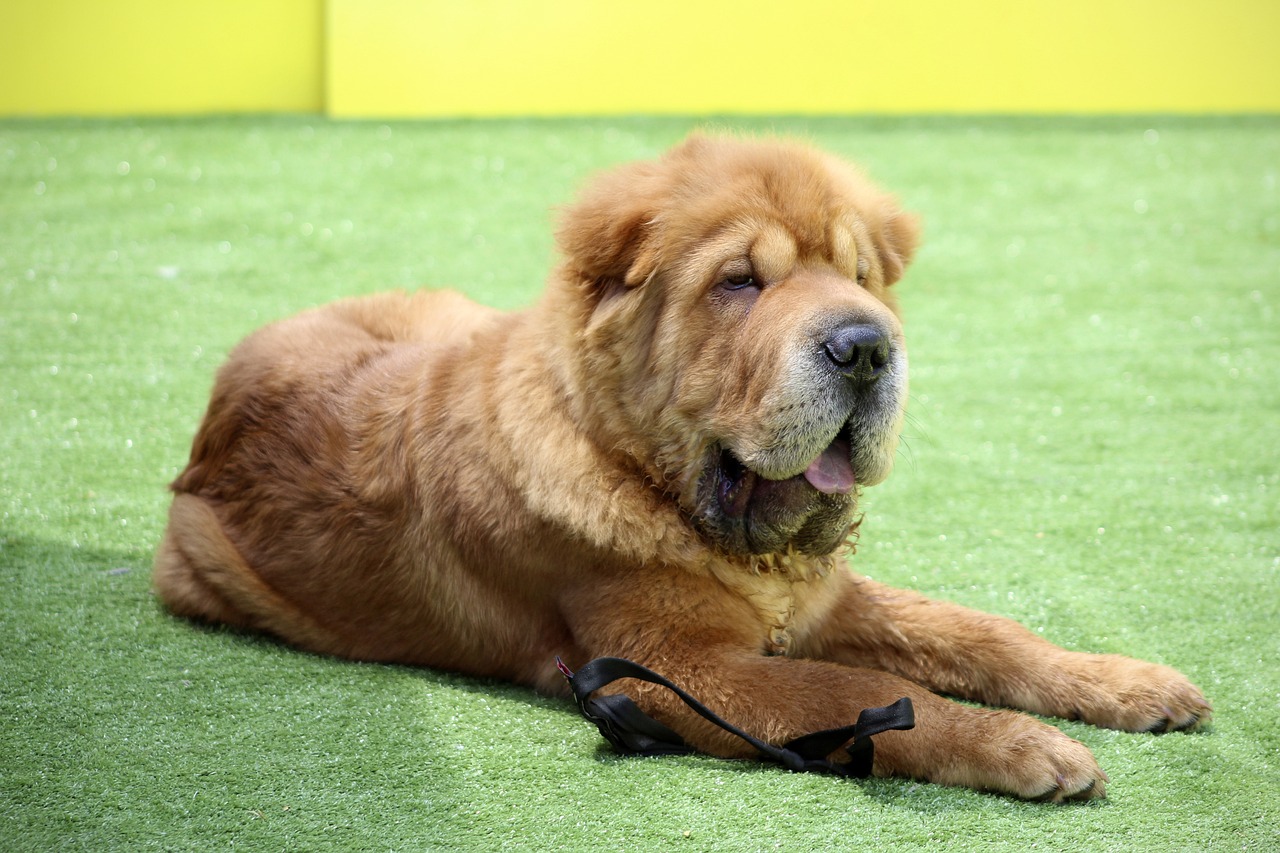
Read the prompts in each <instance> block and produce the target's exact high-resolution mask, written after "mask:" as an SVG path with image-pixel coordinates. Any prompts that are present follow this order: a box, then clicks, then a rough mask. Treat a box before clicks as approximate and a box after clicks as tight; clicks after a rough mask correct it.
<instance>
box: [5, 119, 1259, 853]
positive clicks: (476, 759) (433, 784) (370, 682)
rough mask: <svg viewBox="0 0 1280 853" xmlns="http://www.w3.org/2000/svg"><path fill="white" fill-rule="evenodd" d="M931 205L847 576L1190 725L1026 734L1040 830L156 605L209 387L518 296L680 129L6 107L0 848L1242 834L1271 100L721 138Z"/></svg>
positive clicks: (977, 840) (673, 123)
mask: <svg viewBox="0 0 1280 853" xmlns="http://www.w3.org/2000/svg"><path fill="white" fill-rule="evenodd" d="M735 126H737V127H742V128H745V129H748V130H768V129H777V130H780V131H783V132H788V133H797V134H801V135H804V136H808V137H810V138H812V139H814V140H815V141H817V142H818V143H820V144H822V145H823V146H825V147H827V148H830V149H833V150H835V151H837V152H840V153H843V154H846V155H849V156H851V157H854V158H855V159H858V160H859V161H861V162H862V163H863V164H865V165H866V166H867V167H868V170H869V171H870V172H871V173H872V175H873V176H875V177H876V178H877V179H878V180H879V181H881V182H882V183H883V184H885V185H886V186H889V187H891V188H893V189H894V190H895V191H897V192H898V193H899V195H900V196H901V198H902V199H903V201H904V203H905V204H906V205H907V206H908V207H909V208H911V209H914V210H916V211H919V212H920V213H921V214H922V215H923V217H924V219H925V223H926V244H925V248H924V250H923V251H922V253H921V255H920V257H919V260H918V262H917V264H916V265H915V267H914V268H913V269H912V270H911V272H910V273H909V275H908V277H907V279H906V281H905V282H904V284H903V285H902V298H903V302H904V307H905V311H906V318H907V331H908V339H909V341H910V343H911V359H912V365H913V377H912V403H911V412H912V415H911V420H910V423H909V425H908V429H907V434H906V447H905V448H904V450H903V452H902V454H901V458H900V461H899V466H898V470H897V472H896V473H895V474H894V476H893V477H892V478H890V480H889V482H888V483H886V484H885V485H883V486H881V487H878V488H876V489H873V490H870V491H869V492H868V493H867V495H866V497H865V507H866V509H867V512H868V515H867V520H866V523H865V524H864V526H863V528H862V530H863V538H862V546H861V549H860V553H859V555H858V557H857V560H856V564H857V566H858V568H859V569H860V570H861V571H862V572H864V573H866V574H870V575H873V576H875V577H876V578H878V579H880V580H884V581H887V582H890V583H894V584H898V585H902V586H911V587H915V588H917V589H920V590H922V591H924V592H925V593H928V594H931V595H934V596H938V597H945V598H949V599H952V600H956V601H960V602H962V603H965V604H969V605H973V606H976V607H979V608H982V609H985V610H990V611H994V612H998V613H1003V614H1006V615H1009V616H1011V617H1013V618H1015V619H1018V620H1020V621H1022V622H1024V623H1025V624H1027V625H1029V626H1031V627H1032V629H1033V630H1036V631H1038V632H1042V633H1043V634H1044V635H1045V636H1046V637H1049V638H1051V639H1053V640H1054V641H1056V642H1058V643H1060V644H1063V645H1066V646H1068V647H1071V648H1077V649H1083V650H1092V651H1099V652H1119V653H1124V654H1129V655H1133V656H1137V657H1142V658H1147V659H1152V660H1157V661H1160V662H1163V663H1167V664H1170V665H1172V666H1175V667H1177V668H1179V669H1181V670H1182V671H1183V672H1185V673H1187V674H1188V675H1189V676H1190V677H1191V678H1192V680H1194V681H1196V682H1197V683H1198V684H1200V685H1201V686H1202V687H1203V688H1204V689H1205V690H1206V691H1207V693H1208V694H1209V696H1210V698H1211V700H1212V701H1213V702H1214V704H1215V707H1216V717H1215V720H1214V722H1213V724H1212V726H1211V727H1210V728H1209V729H1208V730H1207V731H1205V732H1202V733H1197V734H1192V735H1167V736H1159V737H1157V736H1151V735H1132V734H1122V733H1116V732H1110V731H1102V730H1098V729H1094V728H1090V727H1088V726H1084V725H1081V724H1078V723H1070V722H1064V721H1060V720H1054V721H1052V722H1053V723H1054V724H1056V725H1060V726H1061V727H1062V728H1063V729H1064V730H1065V731H1066V732H1068V733H1069V734H1070V735H1071V736H1073V737H1076V738H1078V739H1080V740H1082V741H1084V742H1085V743H1087V744H1088V745H1089V746H1090V747H1091V748H1092V749H1093V750H1094V752H1095V753H1096V754H1097V756H1098V758H1099V761H1100V762H1101V764H1102V766H1103V767H1104V769H1106V771H1107V772H1108V773H1109V774H1110V777H1111V785H1110V786H1109V789H1108V790H1109V793H1110V798H1109V799H1108V800H1107V801H1105V802H1102V803H1097V804H1090V805H1084V806H1067V807H1053V806H1045V805H1034V804H1028V803H1022V802H1018V801H1015V800H1011V799H1007V798H1003V797H998V796H991V795H985V794H979V793H975V792H971V791H966V790H957V789H947V788H941V787H937V786H931V785H921V784H915V783H912V782H909V781H900V780H891V781H883V780H879V781H868V782H864V783H857V782H846V781H839V780H835V779H831V778H826V777H818V776H811V775H792V774H788V773H786V772H784V771H780V770H777V769H774V768H769V767H764V766H760V765H755V764H749V763H731V762H723V761H717V760H714V759H708V758H700V757H688V758H672V759H655V760H632V759H621V758H617V757H615V756H614V755H612V754H611V753H610V752H608V751H607V749H606V748H605V746H604V744H603V742H602V741H601V739H600V738H599V735H598V734H597V733H596V732H595V730H594V729H593V728H591V727H590V726H589V725H588V724H586V723H585V722H584V721H582V720H581V719H580V718H578V717H577V716H575V715H574V714H573V713H571V711H570V710H569V709H568V708H567V707H566V706H565V705H563V704H561V703H559V702H555V701H551V700H547V699H544V698H540V697H537V696H535V695H534V694H532V693H530V692H528V691H526V690H522V689H516V688H513V687H508V686H504V685H498V684H490V683H484V682H478V681H474V680H468V679H465V678H460V677H455V676H450V675H444V674H439V673H435V672H430V671H421V670H413V669H408V668H400V667H393V666H374V665H361V664H353V663H347V662H341V661H335V660H328V659H324V658H318V657H314V656H309V655H306V654H302V653H298V652H295V651H293V650H290V649H287V648H284V647H281V646H279V645H277V644H275V643H272V642H271V641H268V640H262V639H258V638H254V637H246V636H240V635H236V634H233V633H229V632H226V631H222V630H216V629H206V628H198V627H195V626H192V625H190V624H188V623H185V622H182V621H179V620H176V619H173V618H171V617H169V616H168V615H166V614H165V613H164V612H163V611H162V610H161V609H160V608H159V607H158V606H157V604H156V602H155V600H154V599H153V597H152V596H151V594H150V592H149V590H148V587H149V577H148V575H149V567H150V560H151V552H152V549H153V548H154V547H155V544H156V542H157V539H158V537H159V534H160V531H161V528H162V524H163V519H164V513H165V509H166V506H167V494H166V491H165V486H166V484H167V482H168V481H169V480H170V479H171V478H172V477H173V476H174V475H175V474H176V472H177V470H178V468H179V466H180V465H181V464H182V463H183V462H184V460H185V458H186V454H187V450H188V446H189V442H190V439H191V436H192V434H193V432H194V430H195V426H196V423H197V420H198V418H199V416H200V414H201V412H202V410H203V407H204V405H205V402H206V396H207V393H208V390H209V387H210V384H211V381H212V375H213V371H214V369H215V368H216V366H217V365H218V363H219V362H220V361H221V359H222V358H223V356H224V355H225V353H226V352H227V350H228V348H229V347H231V346H232V345H233V344H234V343H235V342H236V341H237V340H238V339H239V338H240V337H242V336H243V335H244V334H246V333H247V332H249V331H250V330H251V329H253V328H255V327H256V326H258V325H260V324H262V323H264V322H266V321H268V320H271V319H273V318H277V317H280V316H283V315H285V314H288V313H292V312H294V311H296V310H298V309H300V308H303V307H305V306H308V305H313V304H316V303H319V302H323V301H327V300H329V299H332V298H335V297H338V296H342V295H348V294H355V293H364V292H370V291H374V290H380V289H386V288H391V287H413V286H417V285H419V284H431V285H437V284H438V285H454V286H458V287H460V288H462V289H463V290H465V291H467V292H468V293H470V294H471V295H472V296H474V297H476V298H478V299H480V300H483V301H486V302H489V303H492V304H496V305H499V306H502V307H513V306H518V305H521V304H525V303H527V302H529V301H530V300H532V299H533V298H534V296H535V294H536V293H537V292H538V290H539V289H540V286H541V281H542V278H543V276H544V274H545V271H546V268H547V266H548V264H549V262H550V260H551V243H550V223H551V215H550V213H549V209H550V208H551V207H552V206H553V205H555V204H559V203H562V202H564V201H566V200H567V199H568V198H569V197H570V194H571V192H572V191H573V189H574V187H575V186H577V185H578V184H579V183H580V181H581V180H582V178H583V177H584V176H585V175H586V174H587V173H589V172H591V171H592V170H594V169H596V168H598V167H601V166H605V165H607V164H610V163H614V162H618V161H621V160H627V159H632V158H635V157H640V156H650V155H653V154H655V153H657V152H658V151H660V150H661V149H663V148H665V147H666V146H668V145H669V144H671V143H673V142H675V141H677V140H678V139H679V138H681V137H682V136H683V135H684V134H685V132H686V131H687V130H688V129H689V127H690V124H689V123H687V122H685V121H677V120H640V119H637V120H621V121H566V122H554V121H547V122H515V121H513V122H494V123H435V124H433V123H422V124H394V125H389V126H388V125H380V124H377V123H370V124H363V123H352V124H338V123H328V122H324V121H320V120H314V119H301V118H299V119H217V120H191V121H147V122H142V123H131V122H83V123H82V122H73V121H50V122H32V123H28V122H14V121H10V122H4V123H0V448H3V450H2V452H0V847H4V848H10V849H47V848H54V847H57V848H69V849H86V850H95V851H97V850H109V849H129V850H140V849H147V848H186V849H216V848H221V847H237V848H248V849H263V850H277V849H324V848H333V849H342V850H356V849H370V850H383V849H387V850H391V849H400V850H404V849H426V848H444V847H475V848H481V849H496V848H498V847H510V848H513V849H529V850H549V849H567V850H582V849H596V848H599V849H645V848H648V849H690V850H702V849H721V850H773V849H789V850H810V849H820V848H828V847H831V846H833V845H834V846H838V847H841V848H854V847H871V848H874V847H884V848H891V849H904V848H910V847H914V846H924V845H928V844H937V843H944V844H947V845H948V846H951V847H955V848H957V849H963V848H966V847H968V848H974V849H1002V848H1003V849H1016V850H1023V849H1027V848H1032V847H1036V848H1041V849H1081V850H1083V849H1088V850H1102V849H1118V848H1121V847H1125V848H1129V849H1148V850H1154V849H1188V850H1189V849H1195V850H1202V849H1224V850H1238V849H1250V850H1256V849H1265V848H1273V849H1274V848H1275V847H1277V846H1280V830H1277V826H1278V825H1280V805H1278V804H1277V799H1276V787H1277V782H1278V781H1280V678H1278V676H1280V663H1278V662H1280V640H1278V639H1277V637H1278V635H1280V630H1278V626H1280V583H1278V581H1280V578H1278V577H1277V575H1278V574H1280V547H1278V545H1280V331H1278V329H1280V326H1278V322H1280V318H1277V316H1276V313H1277V307H1278V303H1280V188H1278V187H1277V182H1278V179H1280V174H1278V172H1280V120H1278V119H1266V118H1260V119H1251V120H1231V119H1214V120H1190V119H1160V118H1145V119H1123V118H1118V119H1108V120H1086V119H1072V120H1067V119H1062V120H1046V119H1041V120H1001V119H945V120H943V119H937V120H933V119H919V120H893V121H889V120H836V119H831V120H811V121H802V120H787V119H778V120H771V121H764V120H761V121H757V122H737V123H735Z"/></svg>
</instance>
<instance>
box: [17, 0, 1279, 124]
mask: <svg viewBox="0 0 1280 853" xmlns="http://www.w3.org/2000/svg"><path fill="white" fill-rule="evenodd" d="M272 111H288V112H319V111H327V112H329V113H330V114H332V115H335V116H346V117H355V116H370V117H372V116H377V117H399V116H488V115H565V114H570V115H591V114H618V113H632V112H649V113H684V114H702V113H752V112H756V113H826V112H834V113H859V112H874V113H920V112H928V113H965V112H1004V113H1024V112H1033V113H1055V112H1089V113H1114V112H1183V113H1197V112H1280V0H968V1H967V2H966V0H785V2H769V3H764V2H762V3H760V4H753V3H750V2H743V0H732V1H731V0H644V2H634V0H167V2H166V0H0V115H5V114H7V115H24V114H34V115H49V114H79V115H113V114H116V115H118V114H156V113H159V114H166V113H204V112H272Z"/></svg>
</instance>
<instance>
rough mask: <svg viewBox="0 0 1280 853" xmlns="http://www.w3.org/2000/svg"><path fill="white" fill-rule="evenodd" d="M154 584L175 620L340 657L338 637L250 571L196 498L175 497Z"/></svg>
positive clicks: (159, 553) (157, 562) (217, 522)
mask: <svg viewBox="0 0 1280 853" xmlns="http://www.w3.org/2000/svg"><path fill="white" fill-rule="evenodd" d="M152 583H153V584H154V586H155V590H156V593H157V594H158V595H159V596H160V599H161V600H162V601H163V602H164V603H165V605H166V606H167V607H168V608H169V609H170V610H171V611H172V612H173V613H175V614H177V615H179V616H185V617H188V618H191V619H198V620H201V621H206V622H220V623H223V624H226V625H230V626H232V627H236V628H244V629H249V630H254V631H263V632H266V633H270V634H274V635H276V636H277V637H280V638H281V639H283V640H287V641H288V642H290V643H293V644H295V645H298V646H301V647H303V648H306V649H310V650H312V651H316V652H321V653H326V654H342V653H343V648H342V643H341V640H340V639H339V638H338V637H337V635H335V634H334V633H333V632H332V631H330V630H328V629H327V628H325V627H324V626H323V625H321V624H320V623H319V622H317V621H316V620H315V619H313V618H311V617H310V616H308V615H307V614H306V613H304V612H302V611H301V610H299V609H298V608H297V607H296V606H295V605H294V604H292V603H290V602H289V601H288V600H286V599H285V598H284V597H283V596H281V595H280V594H279V593H278V592H276V591H275V590H274V589H272V588H271V586H269V585H268V584H267V583H266V582H265V581H263V580H262V578H260V577H259V576H258V574H257V573H256V572H254V571H253V569H251V568H250V567H249V565H248V563H246V562H245V559H244V557H243V556H241V554H240V552H239V550H238V549H237V548H236V547H235V545H234V544H233V543H232V542H231V540H230V539H228V538H227V535H226V533H225V532H224V531H223V529H222V523H221V522H220V521H219V520H218V517H217V515H215V514H214V512H213V510H212V509H211V508H210V507H209V505H208V504H206V503H205V502H204V501H203V500H201V499H200V498H199V497H196V496H195V495H190V494H177V495H175V496H174V499H173V505H172V506H171V507H170V508H169V526H168V528H167V529H166V530H165V534H164V540H163V541H162V542H161V543H160V547H159V549H158V550H157V551H156V561H155V568H154V570H153V572H152Z"/></svg>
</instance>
